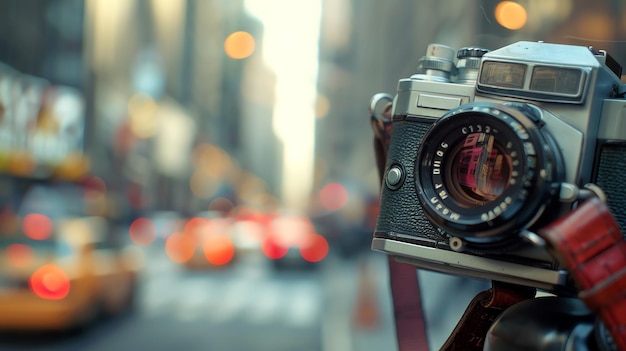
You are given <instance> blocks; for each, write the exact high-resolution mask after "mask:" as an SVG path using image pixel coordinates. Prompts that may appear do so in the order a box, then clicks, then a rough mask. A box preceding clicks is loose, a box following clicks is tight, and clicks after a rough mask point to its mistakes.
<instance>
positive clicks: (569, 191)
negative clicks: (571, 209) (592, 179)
mask: <svg viewBox="0 0 626 351" xmlns="http://www.w3.org/2000/svg"><path fill="white" fill-rule="evenodd" d="M591 197H597V198H598V199H600V201H602V202H605V203H606V194H605V193H604V191H603V190H602V188H600V187H599V186H597V185H596V184H592V183H589V184H585V186H584V187H583V188H582V189H581V188H579V187H578V186H576V185H575V184H570V183H561V189H560V192H559V199H560V200H561V202H565V203H572V202H575V201H578V200H586V199H589V198H591Z"/></svg>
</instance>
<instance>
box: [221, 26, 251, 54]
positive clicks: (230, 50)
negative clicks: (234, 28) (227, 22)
mask: <svg viewBox="0 0 626 351" xmlns="http://www.w3.org/2000/svg"><path fill="white" fill-rule="evenodd" d="M254 46H255V42H254V37H253V36H252V35H251V34H250V33H248V32H244V31H238V32H233V33H231V34H230V35H229V36H228V37H227V38H226V40H224V52H226V55H228V57H230V58H233V59H236V60H240V59H244V58H246V57H249V56H250V55H252V53H253V52H254Z"/></svg>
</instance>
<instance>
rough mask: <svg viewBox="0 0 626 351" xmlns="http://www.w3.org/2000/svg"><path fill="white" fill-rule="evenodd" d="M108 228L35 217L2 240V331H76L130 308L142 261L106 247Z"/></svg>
mask: <svg viewBox="0 0 626 351" xmlns="http://www.w3.org/2000/svg"><path fill="white" fill-rule="evenodd" d="M106 225H107V223H106V221H105V220H104V219H103V218H101V217H82V218H69V219H62V220H59V221H56V222H55V221H52V220H51V219H50V218H48V217H46V216H45V215H41V214H37V213H31V214H28V215H26V216H24V217H22V218H21V228H22V230H20V231H19V232H20V233H19V234H21V235H4V236H0V329H2V330H70V329H77V328H81V327H85V326H88V325H89V324H90V323H91V322H93V321H95V320H96V319H97V318H98V317H100V316H103V315H114V314H117V313H120V312H122V311H124V310H125V309H127V308H130V307H132V304H133V299H134V297H135V294H136V284H137V278H138V274H139V270H140V268H141V261H140V260H139V259H138V257H140V256H138V255H137V252H135V251H133V250H132V249H128V248H127V249H122V248H119V247H114V246H113V245H111V244H109V243H107V240H105V238H106V236H105V235H103V233H105V232H106V230H107V229H106Z"/></svg>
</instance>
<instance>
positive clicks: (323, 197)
mask: <svg viewBox="0 0 626 351" xmlns="http://www.w3.org/2000/svg"><path fill="white" fill-rule="evenodd" d="M320 203H321V204H322V206H324V208H325V209H327V210H330V211H337V210H339V209H341V208H342V207H344V206H345V205H346V204H347V203H348V191H347V190H346V188H345V187H344V186H343V185H341V184H339V183H330V184H327V185H326V186H324V187H323V188H322V191H320Z"/></svg>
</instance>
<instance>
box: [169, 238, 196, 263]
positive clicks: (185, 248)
mask: <svg viewBox="0 0 626 351" xmlns="http://www.w3.org/2000/svg"><path fill="white" fill-rule="evenodd" d="M194 251H195V245H194V240H193V239H192V238H191V237H190V236H189V235H187V234H185V233H174V234H172V235H170V236H169V237H168V238H167V240H166V241H165V252H166V253H167V256H168V257H169V258H170V260H172V261H174V262H177V263H184V262H187V261H189V260H190V259H191V257H193V253H194Z"/></svg>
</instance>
